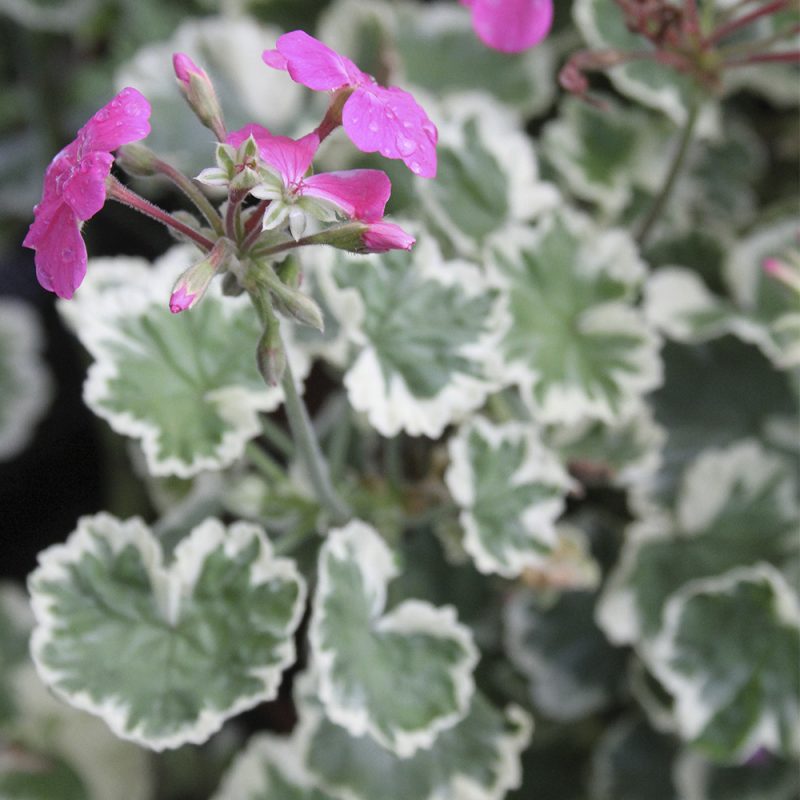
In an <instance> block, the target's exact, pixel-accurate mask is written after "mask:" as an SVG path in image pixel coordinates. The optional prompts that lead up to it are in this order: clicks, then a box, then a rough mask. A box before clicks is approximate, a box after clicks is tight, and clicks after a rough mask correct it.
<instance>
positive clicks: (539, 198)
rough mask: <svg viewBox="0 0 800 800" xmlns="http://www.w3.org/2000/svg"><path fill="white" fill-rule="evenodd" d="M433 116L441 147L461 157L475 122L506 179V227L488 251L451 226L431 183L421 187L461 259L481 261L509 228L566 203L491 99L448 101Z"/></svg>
mask: <svg viewBox="0 0 800 800" xmlns="http://www.w3.org/2000/svg"><path fill="white" fill-rule="evenodd" d="M429 113H430V114H431V118H432V119H433V121H434V122H435V123H436V126H437V128H438V130H439V142H438V147H440V148H441V147H449V148H450V149H452V150H454V151H455V152H457V153H459V152H463V151H464V148H465V146H466V142H465V138H464V126H465V125H466V124H467V123H468V122H470V121H474V122H475V123H476V124H477V130H478V136H479V138H480V142H481V145H482V146H483V147H484V148H485V149H486V151H487V152H488V153H489V154H490V155H491V156H492V157H493V158H494V159H495V161H496V162H497V164H498V165H499V167H500V170H501V171H502V173H503V174H504V175H505V176H506V178H507V201H508V219H507V220H506V225H504V226H502V227H501V228H500V230H498V231H496V232H495V233H492V234H490V235H489V236H488V237H487V239H486V241H485V242H484V244H483V246H480V245H478V243H477V242H476V241H475V240H474V239H473V238H472V237H470V236H469V235H468V234H467V233H465V232H464V231H462V230H460V229H459V228H458V227H457V226H456V225H455V224H454V223H453V222H452V221H451V219H450V217H449V215H448V213H447V209H446V208H444V207H443V206H442V205H441V203H440V202H439V200H438V199H437V198H436V197H435V194H434V191H433V188H432V187H431V185H430V184H429V183H427V182H425V181H420V182H419V184H418V185H417V187H416V188H417V191H418V194H419V197H420V200H421V201H422V205H423V208H424V210H425V211H426V212H427V214H428V215H429V216H430V218H431V219H432V220H433V221H434V223H435V224H436V227H437V228H438V229H440V230H441V231H442V232H443V233H444V234H445V235H447V237H448V238H449V239H450V241H451V243H452V245H453V246H454V247H455V248H456V250H457V251H458V254H459V255H460V256H462V257H465V258H474V259H479V260H480V257H481V254H482V252H484V251H485V250H486V249H487V248H488V247H489V246H491V243H492V242H494V241H502V239H503V238H504V236H505V229H506V228H507V227H508V226H510V225H517V224H521V223H524V222H528V221H530V220H532V219H535V218H536V217H538V216H539V215H540V214H542V213H544V212H546V211H550V210H553V209H555V208H557V207H558V206H559V205H560V204H561V203H562V199H561V194H560V193H559V191H558V189H557V188H556V186H555V185H554V184H552V183H549V182H546V181H543V180H541V178H540V177H539V164H538V159H537V157H536V152H535V150H534V148H533V144H532V143H531V140H530V137H529V136H528V135H527V134H526V133H525V131H524V130H523V127H522V124H521V123H520V121H519V120H518V119H517V118H516V117H515V116H514V114H512V113H511V112H510V111H509V110H508V107H507V106H504V105H502V104H501V103H500V102H499V101H497V100H494V99H493V98H492V97H491V96H489V95H487V94H484V93H480V92H468V93H460V94H458V95H454V96H451V97H447V98H444V99H443V100H441V101H440V103H439V104H438V105H436V104H435V103H434V104H431V105H430V108H429Z"/></svg>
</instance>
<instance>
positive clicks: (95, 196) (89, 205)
mask: <svg viewBox="0 0 800 800" xmlns="http://www.w3.org/2000/svg"><path fill="white" fill-rule="evenodd" d="M113 163H114V156H112V155H111V154H110V153H101V152H94V153H89V154H88V155H87V156H85V157H84V158H83V159H82V160H81V162H80V164H78V165H77V166H76V167H75V169H74V170H73V171H72V173H71V175H69V177H67V179H66V180H65V181H64V183H63V186H62V193H63V197H64V200H65V201H66V202H67V203H69V205H70V206H71V208H72V210H73V211H74V212H75V214H76V216H77V217H78V219H80V220H86V219H90V218H91V217H93V216H94V215H95V214H96V213H97V212H98V211H99V210H100V209H101V208H102V207H103V204H104V203H105V202H106V178H107V177H108V174H109V173H110V172H111V165H112V164H113Z"/></svg>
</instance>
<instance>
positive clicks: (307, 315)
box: [269, 280, 325, 332]
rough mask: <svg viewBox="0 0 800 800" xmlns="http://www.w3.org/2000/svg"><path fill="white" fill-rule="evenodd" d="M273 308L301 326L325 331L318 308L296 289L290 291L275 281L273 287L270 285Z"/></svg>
mask: <svg viewBox="0 0 800 800" xmlns="http://www.w3.org/2000/svg"><path fill="white" fill-rule="evenodd" d="M269 290H270V293H271V294H272V298H273V301H274V303H275V307H276V308H277V309H278V310H280V312H281V313H282V314H284V315H285V316H288V317H292V318H293V319H296V320H297V321H298V322H301V323H302V324H303V325H310V326H311V327H312V328H316V329H317V330H318V331H320V332H321V331H323V330H324V329H325V321H324V320H323V317H322V311H321V309H320V307H319V306H318V305H317V304H316V302H314V300H312V299H311V298H310V297H309V296H308V295H307V294H303V292H301V291H299V290H297V289H290V288H289V287H288V286H284V285H283V284H282V283H280V282H279V281H277V280H276V282H275V285H273V284H270V287H269Z"/></svg>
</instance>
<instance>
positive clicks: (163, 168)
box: [155, 158, 225, 236]
mask: <svg viewBox="0 0 800 800" xmlns="http://www.w3.org/2000/svg"><path fill="white" fill-rule="evenodd" d="M155 168H156V170H157V171H158V172H160V173H161V174H162V175H163V176H164V177H165V178H168V179H169V180H171V181H172V182H173V183H174V184H175V186H177V187H178V188H179V189H180V190H181V191H182V192H183V193H184V194H185V195H186V196H187V197H188V198H189V200H191V201H192V202H193V203H194V204H195V206H196V207H197V209H198V211H200V213H201V214H202V215H203V216H204V217H205V218H206V220H207V221H208V224H209V225H211V227H212V228H213V229H214V232H215V233H216V234H217V235H218V236H222V235H223V234H224V233H225V230H224V228H223V227H222V219H221V218H220V216H219V214H218V213H217V210H216V209H215V208H214V206H213V205H211V201H210V200H209V199H208V198H207V197H206V196H205V195H204V194H203V192H202V190H201V189H199V188H198V187H197V186H196V185H195V183H194V181H192V179H191V178H188V177H187V176H186V175H184V174H183V173H182V172H181V171H180V170H178V169H175V167H173V166H172V164H168V163H167V162H166V161H162V160H161V159H160V158H159V159H156V163H155Z"/></svg>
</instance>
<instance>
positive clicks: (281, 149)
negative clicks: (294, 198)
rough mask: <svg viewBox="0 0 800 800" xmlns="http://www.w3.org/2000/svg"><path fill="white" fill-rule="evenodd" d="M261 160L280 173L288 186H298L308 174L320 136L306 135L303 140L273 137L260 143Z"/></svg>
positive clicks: (266, 138)
mask: <svg viewBox="0 0 800 800" xmlns="http://www.w3.org/2000/svg"><path fill="white" fill-rule="evenodd" d="M258 144H259V153H260V154H261V158H262V159H263V160H264V161H265V162H266V163H267V164H269V165H270V166H271V167H273V168H274V169H275V170H277V171H278V173H279V174H280V176H281V177H282V178H283V180H284V183H286V184H287V185H288V186H291V185H292V184H296V183H298V182H299V181H300V179H301V178H302V177H303V175H305V174H306V172H308V168H309V167H310V166H311V162H312V161H313V160H314V154H315V153H316V152H317V148H318V147H319V135H318V134H316V133H314V132H313V131H312V132H311V133H308V134H306V135H305V136H304V137H303V138H302V139H297V140H295V139H290V138H289V137H288V136H272V135H270V136H269V137H265V138H263V140H259V141H258Z"/></svg>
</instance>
